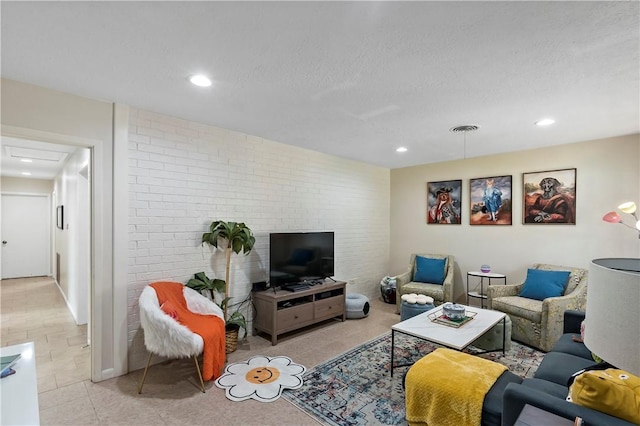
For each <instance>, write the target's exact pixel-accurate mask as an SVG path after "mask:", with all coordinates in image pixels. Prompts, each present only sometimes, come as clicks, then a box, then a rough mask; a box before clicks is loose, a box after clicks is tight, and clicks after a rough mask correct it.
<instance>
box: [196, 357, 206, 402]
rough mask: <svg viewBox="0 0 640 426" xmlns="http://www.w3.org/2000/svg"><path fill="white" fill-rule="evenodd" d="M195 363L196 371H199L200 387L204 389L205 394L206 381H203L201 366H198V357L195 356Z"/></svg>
mask: <svg viewBox="0 0 640 426" xmlns="http://www.w3.org/2000/svg"><path fill="white" fill-rule="evenodd" d="M193 361H194V362H195V363H196V370H198V378H199V379H200V386H201V387H202V393H205V390H204V381H203V380H202V374H201V373H200V364H198V357H197V356H195V355H194V356H193Z"/></svg>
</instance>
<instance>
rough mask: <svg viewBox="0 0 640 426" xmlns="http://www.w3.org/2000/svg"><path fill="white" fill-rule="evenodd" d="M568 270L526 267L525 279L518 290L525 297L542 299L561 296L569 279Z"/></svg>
mask: <svg viewBox="0 0 640 426" xmlns="http://www.w3.org/2000/svg"><path fill="white" fill-rule="evenodd" d="M569 274H571V273H570V272H569V271H546V270H543V269H528V270H527V279H526V280H525V282H524V287H523V288H522V291H521V292H520V296H521V297H526V298H527V299H535V300H544V299H546V298H548V297H557V296H562V294H563V293H564V288H565V287H566V286H567V282H568V281H569Z"/></svg>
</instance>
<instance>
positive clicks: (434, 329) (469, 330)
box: [391, 306, 507, 377]
mask: <svg viewBox="0 0 640 426" xmlns="http://www.w3.org/2000/svg"><path fill="white" fill-rule="evenodd" d="M465 308H466V310H467V312H471V313H475V316H474V317H473V319H472V320H470V321H469V322H467V323H465V324H463V325H462V326H461V327H459V328H454V327H450V326H447V325H444V324H439V323H436V322H433V321H431V319H430V318H429V315H430V314H434V313H436V312H437V311H441V310H442V306H437V307H435V308H433V309H431V310H429V311H426V312H423V313H421V314H420V315H416V316H415V317H413V318H409V319H407V320H405V321H402V322H399V323H398V324H396V325H394V326H392V327H391V377H393V369H394V367H403V366H406V365H408V364H403V365H394V364H393V358H394V351H395V336H396V333H403V334H408V335H410V336H413V337H417V338H419V339H423V340H427V341H429V342H433V343H438V344H440V345H442V346H446V347H448V348H451V349H456V350H458V351H462V350H463V349H465V348H466V347H467V346H469V345H471V343H473V342H474V341H475V340H476V339H478V338H479V337H480V336H482V335H483V334H485V333H486V332H488V331H489V330H491V328H493V326H495V325H496V324H498V323H499V322H500V321H502V325H503V328H502V330H503V331H502V353H503V354H504V348H505V341H504V339H505V333H504V326H506V323H505V318H506V316H507V315H506V314H505V313H504V312H498V311H490V310H488V309H480V308H475V307H469V306H465ZM485 352H493V351H485ZM485 352H480V353H485ZM476 353H477V352H476Z"/></svg>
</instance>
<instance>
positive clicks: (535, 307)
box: [487, 264, 588, 352]
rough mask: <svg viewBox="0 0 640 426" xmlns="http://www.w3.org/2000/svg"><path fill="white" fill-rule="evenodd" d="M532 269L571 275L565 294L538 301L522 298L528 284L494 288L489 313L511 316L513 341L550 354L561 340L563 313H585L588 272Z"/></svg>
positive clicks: (562, 268)
mask: <svg viewBox="0 0 640 426" xmlns="http://www.w3.org/2000/svg"><path fill="white" fill-rule="evenodd" d="M532 269H541V270H546V271H568V272H570V274H569V279H568V281H567V284H566V287H565V288H564V292H563V293H562V294H561V295H560V296H557V297H548V298H545V299H543V300H536V299H532V298H527V297H521V296H520V294H521V292H522V289H523V288H524V284H525V283H522V284H516V285H504V286H503V285H492V286H489V287H488V289H487V302H488V307H489V309H494V310H496V311H500V312H504V313H506V314H507V315H509V317H510V318H511V323H512V328H511V338H512V339H513V340H517V341H520V342H522V343H525V344H527V345H530V346H533V347H535V348H538V349H541V350H543V351H545V352H548V351H549V350H551V347H552V346H553V345H554V344H555V343H556V342H557V341H558V339H560V336H562V333H563V314H564V311H566V310H579V311H584V310H585V309H586V302H587V281H588V271H587V270H586V269H580V268H572V267H567V266H558V265H548V264H534V265H533V267H532Z"/></svg>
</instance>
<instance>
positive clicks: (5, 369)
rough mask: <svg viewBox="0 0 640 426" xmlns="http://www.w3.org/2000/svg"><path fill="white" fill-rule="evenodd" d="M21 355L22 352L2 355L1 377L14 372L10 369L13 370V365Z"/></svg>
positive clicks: (0, 363) (0, 360)
mask: <svg viewBox="0 0 640 426" xmlns="http://www.w3.org/2000/svg"><path fill="white" fill-rule="evenodd" d="M20 356H21V355H20V354H17V355H8V356H3V357H0V367H1V368H2V372H0V376H1V377H6V376H8V375H9V374H12V373H10V371H11V370H12V368H11V367H13V366H14V365H15V364H16V362H18V360H19V359H20Z"/></svg>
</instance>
